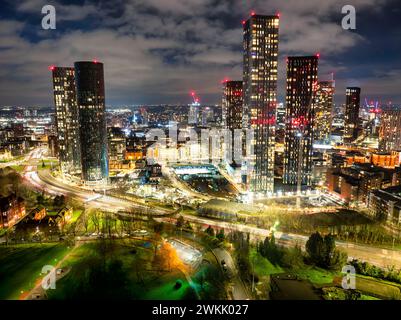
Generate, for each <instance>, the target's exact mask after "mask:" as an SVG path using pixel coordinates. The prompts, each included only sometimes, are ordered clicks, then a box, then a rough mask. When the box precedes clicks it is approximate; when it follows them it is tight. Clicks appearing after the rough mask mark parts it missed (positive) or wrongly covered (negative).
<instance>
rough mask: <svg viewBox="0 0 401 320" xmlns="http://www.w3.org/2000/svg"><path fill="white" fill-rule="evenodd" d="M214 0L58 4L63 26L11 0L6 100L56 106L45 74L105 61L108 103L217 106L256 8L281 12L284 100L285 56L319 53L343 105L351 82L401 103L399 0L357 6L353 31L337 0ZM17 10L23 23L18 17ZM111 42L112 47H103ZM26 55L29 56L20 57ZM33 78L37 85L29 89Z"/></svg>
mask: <svg viewBox="0 0 401 320" xmlns="http://www.w3.org/2000/svg"><path fill="white" fill-rule="evenodd" d="M212 2H213V1H205V2H202V3H199V2H194V3H192V4H186V5H185V4H182V3H181V2H180V1H177V2H172V3H169V4H165V5H163V6H158V7H157V4H155V3H153V2H152V1H150V2H147V3H146V4H144V3H142V4H141V5H140V6H138V5H136V6H134V4H136V3H137V1H129V2H127V4H126V5H125V6H119V7H118V9H116V8H114V7H111V6H108V5H107V4H106V3H105V2H103V1H89V2H86V4H85V5H81V4H79V2H77V3H76V4H73V5H67V4H66V3H63V2H62V1H61V2H56V3H55V4H54V5H55V7H56V9H57V8H58V9H59V10H58V11H57V29H56V30H42V29H41V25H40V20H41V18H42V17H43V15H41V13H40V8H41V5H42V4H43V3H44V2H43V1H40V0H32V1H27V2H25V3H24V4H23V5H22V4H21V5H15V4H13V3H12V2H11V1H8V2H6V4H5V6H4V11H3V12H2V14H1V22H0V23H1V24H2V37H3V38H4V40H5V41H4V42H3V43H4V44H3V49H2V50H1V52H0V61H3V62H1V66H2V69H3V70H4V71H3V73H2V75H0V83H1V87H2V89H3V90H2V91H1V92H0V101H2V104H3V105H17V106H28V107H29V106H38V105H43V106H50V105H51V104H52V101H51V99H50V98H49V97H48V96H47V95H46V91H47V90H48V89H49V88H51V82H50V81H48V77H46V76H45V75H46V72H48V70H47V68H48V66H49V65H53V64H54V65H60V66H63V65H71V64H72V63H73V62H74V61H77V60H93V59H99V60H101V61H103V62H104V63H105V66H106V69H105V75H106V77H107V78H108V79H110V80H109V84H108V86H107V87H106V90H107V91H106V95H107V96H108V101H107V105H108V106H118V105H134V104H165V103H166V104H174V103H177V104H188V103H190V102H191V101H190V96H189V95H188V93H189V92H190V90H196V91H197V92H198V94H199V95H200V97H201V102H202V103H205V104H217V103H219V102H220V97H221V93H220V81H221V80H222V79H224V78H229V79H240V78H241V69H242V62H241V56H242V55H241V41H240V40H239V39H240V38H241V21H242V20H243V19H247V17H248V16H249V15H250V13H251V12H252V10H254V11H255V12H256V13H260V14H272V13H273V14H274V13H280V25H281V28H280V34H279V39H280V45H279V53H280V54H279V57H278V101H284V96H285V58H286V56H288V55H313V54H315V53H316V52H320V54H321V68H320V74H319V80H327V79H328V78H329V77H330V73H331V72H334V78H335V80H336V87H337V89H336V94H335V102H336V103H337V104H343V103H344V102H345V97H344V95H343V92H345V88H346V87H348V86H357V87H362V88H363V92H362V97H361V98H362V99H364V98H368V99H369V100H371V99H372V100H377V99H379V100H380V101H381V102H382V103H387V102H388V101H392V102H393V104H399V103H400V102H401V94H400V93H399V90H398V88H399V87H400V84H399V81H400V79H401V77H399V73H400V70H401V66H400V62H399V60H398V59H397V53H396V52H397V50H398V49H399V46H400V44H399V43H398V42H397V41H391V39H393V37H395V36H396V35H397V32H399V28H400V27H399V26H397V25H393V24H391V20H392V18H395V17H396V16H397V13H398V12H399V8H398V7H397V6H396V3H395V1H380V2H379V1H377V2H373V3H370V4H369V3H368V2H367V1H363V0H361V1H357V2H356V3H355V4H354V6H355V8H356V15H357V26H356V30H344V29H342V28H341V19H342V17H343V15H342V14H341V7H342V4H341V3H336V4H334V1H328V2H327V5H326V6H323V7H320V9H319V12H318V13H315V12H314V10H310V9H311V7H313V4H314V1H308V2H307V3H306V4H303V6H300V5H296V3H295V2H293V1H289V2H286V3H280V2H278V1H250V2H245V1H238V2H237V3H232V4H231V2H226V1H222V2H220V5H219V6H214V7H213V6H212ZM134 7H135V9H136V10H133V8H134ZM212 8H213V9H212ZM16 12H17V13H19V16H20V17H21V18H20V19H21V20H17V19H15V18H13V17H14V16H15V13H16ZM67 12H68V13H67ZM384 17H385V18H384ZM294 18H297V19H294ZM145 21H148V22H151V23H145ZM374 21H380V30H381V32H378V31H377V28H374V25H375V23H374ZM321 31H324V32H321ZM323 33H325V35H324V36H323ZM301 38H302V39H304V40H305V41H301V40H300V39H301ZM84 43H85V44H88V45H87V46H86V47H85V46H84ZM104 44H108V45H107V46H106V47H105V48H104V49H102V45H104ZM306 44H307V45H306ZM60 48H63V50H64V51H63V52H61V51H60ZM27 50H28V51H29V55H24V59H22V56H21V55H22V52H27ZM398 51H399V50H398ZM11 57H14V59H11ZM15 70H18V74H16V73H15ZM160 71H161V72H160ZM159 72H160V74H163V76H162V77H161V76H160V74H159ZM33 78H34V79H40V80H38V81H36V82H35V83H34V84H33V85H31V86H29V87H28V86H26V83H29V79H33ZM22 92H23V94H21V93H22Z"/></svg>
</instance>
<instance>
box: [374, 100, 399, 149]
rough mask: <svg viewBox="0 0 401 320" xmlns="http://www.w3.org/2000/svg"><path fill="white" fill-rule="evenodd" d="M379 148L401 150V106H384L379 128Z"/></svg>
mask: <svg viewBox="0 0 401 320" xmlns="http://www.w3.org/2000/svg"><path fill="white" fill-rule="evenodd" d="M379 150H380V151H382V152H391V151H399V150H401V107H395V106H394V107H387V108H383V110H382V114H381V119H380V129H379Z"/></svg>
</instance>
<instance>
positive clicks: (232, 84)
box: [222, 81, 242, 130]
mask: <svg viewBox="0 0 401 320" xmlns="http://www.w3.org/2000/svg"><path fill="white" fill-rule="evenodd" d="M222 109H223V110H222V116H223V126H224V128H227V129H230V130H234V129H241V128H242V81H225V82H224V86H223V103H222Z"/></svg>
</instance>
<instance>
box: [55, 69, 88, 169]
mask: <svg viewBox="0 0 401 320" xmlns="http://www.w3.org/2000/svg"><path fill="white" fill-rule="evenodd" d="M50 70H51V71H52V74H53V92H54V105H55V107H56V118H55V119H56V128H57V140H58V145H59V159H60V167H61V171H62V172H63V173H64V174H75V173H79V172H80V171H81V157H80V145H79V122H78V107H77V101H76V94H75V71H74V68H67V67H55V66H51V67H50Z"/></svg>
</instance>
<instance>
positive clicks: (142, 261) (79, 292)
mask: <svg viewBox="0 0 401 320" xmlns="http://www.w3.org/2000/svg"><path fill="white" fill-rule="evenodd" d="M153 256H154V251H153V248H152V247H149V246H148V245H147V241H146V240H135V241H131V240H115V241H113V242H109V241H107V240H106V241H104V242H103V241H96V242H90V243H85V244H83V245H81V246H79V247H78V248H76V249H75V250H74V252H72V253H71V254H70V255H69V257H68V259H66V260H65V261H64V263H63V265H62V267H63V268H71V271H70V272H69V273H68V274H67V275H66V276H65V277H64V278H63V279H61V280H60V281H59V282H57V288H56V290H54V291H49V292H48V295H49V299H55V300H64V299H77V300H81V299H90V298H95V299H96V298H98V297H100V298H107V299H183V298H185V297H187V296H191V297H192V295H191V294H193V289H192V288H191V287H190V285H189V283H188V282H187V281H186V278H185V276H184V275H183V274H182V273H181V272H180V271H178V270H177V269H173V270H172V271H171V272H162V273H160V272H158V270H154V266H153V265H152V261H153ZM116 260H118V261H119V263H120V264H121V269H119V271H118V270H117V272H116V269H110V268H109V267H107V266H109V265H110V263H111V262H112V261H116ZM105 266H106V269H105ZM99 270H106V271H102V272H103V273H101V274H100V275H99V274H97V273H96V272H97V271H99ZM116 273H117V275H116ZM96 277H99V279H107V280H106V281H95V282H93V279H97V278H96ZM110 279H112V280H110ZM177 280H180V281H181V283H182V286H181V288H179V289H175V288H174V285H175V283H176V281H177ZM88 283H90V285H88ZM93 286H96V288H94V287H93Z"/></svg>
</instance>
